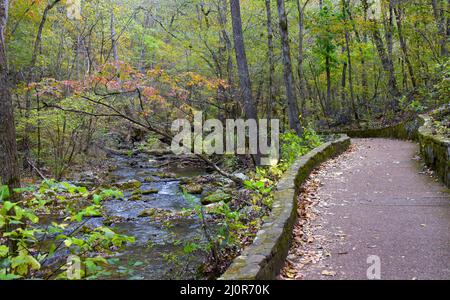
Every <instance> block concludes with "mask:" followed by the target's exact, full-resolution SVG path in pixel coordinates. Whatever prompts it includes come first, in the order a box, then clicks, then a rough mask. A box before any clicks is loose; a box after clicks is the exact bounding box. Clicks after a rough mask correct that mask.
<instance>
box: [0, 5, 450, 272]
mask: <svg viewBox="0 0 450 300" xmlns="http://www.w3.org/2000/svg"><path fill="white" fill-rule="evenodd" d="M449 36H450V1H446V0H295V1H294V0H272V1H271V0H0V175H1V176H0V279H1V280H5V279H8V280H9V279H46V280H53V279H74V278H75V279H217V278H219V277H220V276H221V275H222V274H223V273H224V272H225V271H226V270H227V268H228V267H229V266H230V264H231V263H232V261H233V259H235V258H236V257H238V256H239V255H240V254H241V253H242V251H243V249H245V248H246V247H248V246H249V245H251V244H252V243H253V241H254V239H255V236H256V234H257V232H258V231H259V230H260V229H261V228H262V226H264V223H265V221H266V220H267V218H268V216H270V215H271V212H272V210H274V209H275V208H274V207H273V201H274V193H275V191H276V188H275V187H276V185H277V183H278V182H279V181H280V179H281V178H282V177H283V174H284V173H286V172H287V171H288V170H289V168H290V167H291V166H292V165H293V163H294V162H295V161H296V160H297V159H298V158H299V157H301V156H303V155H305V154H307V153H308V152H309V151H310V150H312V149H314V148H316V147H318V146H320V145H323V144H325V143H326V142H328V141H330V140H331V139H333V134H334V133H337V132H343V131H347V130H361V129H366V128H381V127H384V126H391V125H395V124H398V123H400V122H403V121H405V120H409V119H411V118H414V117H415V116H417V115H419V114H423V113H427V112H430V111H432V110H435V109H438V108H439V107H442V105H448V103H449V100H448V97H449V90H450V62H449V51H450V46H449V43H448V42H449ZM198 112H202V115H201V117H200V122H202V121H206V120H209V119H217V120H219V121H221V122H223V123H224V124H225V122H227V120H237V119H245V120H261V119H264V120H268V121H270V120H274V119H276V120H279V132H280V134H279V151H280V157H279V160H277V161H276V162H275V163H273V164H272V165H270V166H267V165H263V164H262V163H261V162H262V155H261V152H260V150H258V151H256V152H255V153H250V149H249V148H251V147H246V146H245V142H244V151H243V152H242V151H241V152H239V151H238V153H233V152H230V151H226V152H225V153H209V152H208V151H201V149H200V151H195V152H191V153H190V152H188V151H184V152H183V153H181V154H180V153H177V154H175V153H173V152H172V151H171V144H173V143H174V141H175V139H176V132H173V121H174V120H178V119H182V120H187V121H189V122H193V123H195V115H196V113H198ZM269 123H270V122H269ZM273 124H274V123H272V125H273ZM433 126H434V133H435V134H440V135H443V136H445V137H446V138H450V108H447V111H445V112H444V113H442V114H441V115H440V116H439V117H436V119H435V120H433ZM210 129H211V128H210ZM238 130H239V129H238ZM271 130H272V131H274V130H275V128H272V129H271ZM189 131H191V129H189ZM210 131H211V130H210ZM210 131H208V130H206V131H203V132H202V131H200V133H199V134H200V136H204V135H206V134H207V133H208V132H210ZM330 132H331V133H333V134H331V135H330V134H329V133H330ZM242 134H243V136H244V139H251V138H252V136H253V133H252V132H251V131H246V130H244V131H243V133H242ZM195 139H196V136H195V134H194V140H195ZM275 140H276V139H275V138H273V137H272V138H269V141H271V142H272V143H274V142H275ZM176 142H177V144H178V141H176ZM189 143H191V142H189ZM192 143H194V141H192ZM214 143H216V144H214V145H217V140H216V141H215V142H214ZM233 145H234V144H233ZM184 146H186V145H184ZM189 146H191V145H189ZM227 149H228V148H227ZM277 151H278V149H277ZM449 153H450V152H449ZM74 266H75V267H76V268H75V270H74Z"/></svg>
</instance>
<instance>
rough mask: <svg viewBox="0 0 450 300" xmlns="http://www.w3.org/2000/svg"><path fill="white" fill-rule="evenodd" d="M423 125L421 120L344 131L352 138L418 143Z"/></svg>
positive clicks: (324, 132)
mask: <svg viewBox="0 0 450 300" xmlns="http://www.w3.org/2000/svg"><path fill="white" fill-rule="evenodd" d="M421 125H422V123H421V122H420V120H419V119H417V118H414V119H412V120H408V121H404V122H401V123H399V124H396V125H392V126H387V127H379V128H366V129H354V130H344V133H345V134H347V135H348V136H349V137H351V138H395V139H400V140H414V141H418V140H419V137H418V134H417V131H418V129H419V127H420V126H421ZM320 133H321V134H330V133H342V131H323V132H320Z"/></svg>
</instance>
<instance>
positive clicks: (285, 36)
mask: <svg viewBox="0 0 450 300" xmlns="http://www.w3.org/2000/svg"><path fill="white" fill-rule="evenodd" d="M277 6H278V16H279V19H280V35H281V45H282V50H283V51H282V52H283V54H282V55H283V64H284V82H285V85H286V98H287V106H288V107H289V125H290V128H291V129H292V130H294V131H295V132H296V133H297V134H298V135H301V134H302V133H303V128H302V126H301V123H300V119H299V113H298V107H297V101H296V97H295V90H294V79H293V76H292V63H291V50H290V46H289V33H288V23H287V17H286V10H285V5H284V0H277Z"/></svg>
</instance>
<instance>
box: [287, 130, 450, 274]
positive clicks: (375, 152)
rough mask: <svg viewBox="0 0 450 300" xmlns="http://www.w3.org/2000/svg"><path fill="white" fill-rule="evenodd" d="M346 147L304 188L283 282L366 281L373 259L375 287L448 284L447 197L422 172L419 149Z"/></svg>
mask: <svg viewBox="0 0 450 300" xmlns="http://www.w3.org/2000/svg"><path fill="white" fill-rule="evenodd" d="M352 142H353V146H352V149H351V150H350V151H348V152H346V153H345V154H343V155H342V156H340V157H338V158H336V159H335V160H332V161H330V162H328V163H325V164H324V165H323V166H322V167H321V168H320V169H319V170H318V171H317V172H316V173H314V174H313V175H312V177H311V179H310V180H309V181H308V183H307V184H306V185H305V192H304V193H302V195H301V196H300V197H303V199H302V203H303V205H301V206H303V207H304V208H305V209H304V210H302V211H301V212H300V213H301V214H303V215H302V217H301V218H300V219H299V223H298V224H296V228H295V230H294V245H293V247H292V249H291V251H290V254H289V256H288V259H287V263H286V267H285V269H284V270H283V274H284V276H285V277H289V278H296V279H367V270H368V268H369V266H370V264H369V263H368V262H367V260H368V257H370V256H377V257H379V258H380V260H381V269H380V270H381V279H450V197H449V193H448V190H447V189H446V188H445V187H444V185H443V184H441V183H440V182H439V181H437V180H436V179H434V178H432V177H431V176H429V175H427V174H426V172H422V168H421V163H420V161H419V158H418V156H417V153H418V146H417V145H416V144H414V143H411V142H405V141H398V140H388V139H353V140H352ZM305 220H306V221H305Z"/></svg>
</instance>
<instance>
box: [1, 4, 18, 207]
mask: <svg viewBox="0 0 450 300" xmlns="http://www.w3.org/2000/svg"><path fill="white" fill-rule="evenodd" d="M8 5H9V1H8V0H1V1H0V166H1V167H0V179H1V182H0V184H4V185H7V186H8V187H9V190H10V191H11V194H13V193H12V190H13V189H15V188H18V187H20V173H19V165H18V158H17V145H16V128H15V124H14V113H13V105H12V98H11V93H10V90H9V81H8V63H7V56H6V44H5V37H4V33H5V27H6V23H7V20H8ZM13 200H16V197H15V196H13Z"/></svg>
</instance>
